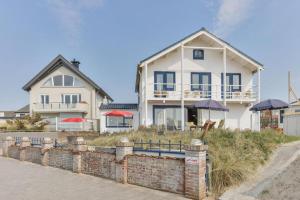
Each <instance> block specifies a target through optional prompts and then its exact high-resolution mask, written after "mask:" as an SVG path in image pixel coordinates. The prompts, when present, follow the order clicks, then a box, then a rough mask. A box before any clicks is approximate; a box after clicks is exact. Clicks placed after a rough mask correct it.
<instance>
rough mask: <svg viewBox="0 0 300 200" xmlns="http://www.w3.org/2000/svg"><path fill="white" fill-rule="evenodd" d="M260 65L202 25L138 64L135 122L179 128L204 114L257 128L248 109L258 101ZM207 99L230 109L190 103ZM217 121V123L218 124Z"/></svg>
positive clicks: (255, 118) (197, 121)
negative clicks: (137, 110) (137, 105)
mask: <svg viewBox="0 0 300 200" xmlns="http://www.w3.org/2000/svg"><path fill="white" fill-rule="evenodd" d="M262 70H263V65H262V64H261V63H260V62H258V61H256V60H255V59H253V58H251V57H250V56H248V55H247V54H245V53H243V52H242V51H240V50H238V49H237V48H235V47H233V46H232V45H231V44H229V43H228V42H226V41H224V40H222V39H221V38H219V37H217V36H216V35H214V34H212V33H210V32H209V31H207V30H206V29H205V28H202V29H200V30H198V31H196V32H194V33H192V34H190V35H188V36H186V37H184V38H183V39H181V40H179V41H178V42H175V43H173V44H171V45H169V46H168V47H166V48H164V49H163V50H161V51H158V52H157V53H155V54H153V55H151V56H149V57H147V58H146V59H143V60H141V61H140V62H139V64H138V65H137V71H136V85H135V91H136V92H137V93H138V98H139V100H138V102H139V115H140V119H139V120H140V125H143V126H150V125H152V124H154V125H157V126H163V127H167V128H168V129H172V130H184V129H186V128H189V126H193V127H195V126H202V125H203V124H204V122H205V121H206V120H208V119H210V120H213V121H216V122H217V124H218V122H221V120H222V121H225V127H226V128H231V129H252V130H259V127H260V126H259V124H260V122H259V121H260V119H259V115H258V114H257V113H252V112H251V111H250V110H249V108H250V107H251V105H252V104H253V103H255V102H258V101H259V100H260V87H261V86H260V73H261V71H262ZM208 99H212V100H215V101H218V102H220V103H222V104H223V105H224V106H225V107H227V108H228V109H229V112H217V111H211V112H210V111H208V110H204V109H198V108H195V107H194V105H195V103H197V102H199V101H201V100H208ZM220 124H221V123H220Z"/></svg>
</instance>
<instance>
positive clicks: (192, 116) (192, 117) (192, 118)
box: [187, 108, 198, 126]
mask: <svg viewBox="0 0 300 200" xmlns="http://www.w3.org/2000/svg"><path fill="white" fill-rule="evenodd" d="M187 118H188V120H187V121H188V122H193V123H194V124H195V125H196V126H197V125H198V120H197V109H196V108H189V109H188V116H187Z"/></svg>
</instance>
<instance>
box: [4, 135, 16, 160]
mask: <svg viewBox="0 0 300 200" xmlns="http://www.w3.org/2000/svg"><path fill="white" fill-rule="evenodd" d="M13 145H15V140H14V139H13V137H11V136H7V137H6V138H5V139H4V140H3V141H2V155H3V156H5V157H8V147H10V146H13Z"/></svg>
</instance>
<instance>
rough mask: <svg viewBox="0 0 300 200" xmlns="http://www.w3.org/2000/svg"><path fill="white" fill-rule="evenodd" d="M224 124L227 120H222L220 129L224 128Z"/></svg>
mask: <svg viewBox="0 0 300 200" xmlns="http://www.w3.org/2000/svg"><path fill="white" fill-rule="evenodd" d="M224 124H225V120H224V119H222V120H220V122H219V125H218V129H221V128H224Z"/></svg>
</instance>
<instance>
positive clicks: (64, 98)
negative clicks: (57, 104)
mask: <svg viewBox="0 0 300 200" xmlns="http://www.w3.org/2000/svg"><path fill="white" fill-rule="evenodd" d="M62 96H63V99H62V100H63V102H62V103H63V104H66V103H65V102H66V96H70V104H76V103H73V102H72V101H73V98H72V97H73V96H77V103H80V101H79V100H81V98H79V96H80V97H81V94H62Z"/></svg>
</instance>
